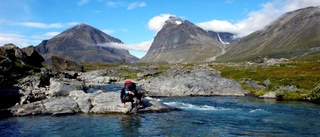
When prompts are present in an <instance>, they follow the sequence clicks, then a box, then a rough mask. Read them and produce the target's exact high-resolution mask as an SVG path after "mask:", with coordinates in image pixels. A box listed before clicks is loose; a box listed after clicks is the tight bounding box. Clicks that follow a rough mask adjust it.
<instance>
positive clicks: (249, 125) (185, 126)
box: [0, 87, 320, 137]
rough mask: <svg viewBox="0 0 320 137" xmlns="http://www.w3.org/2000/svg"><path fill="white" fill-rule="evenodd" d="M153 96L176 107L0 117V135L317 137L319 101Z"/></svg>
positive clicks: (57, 136)
mask: <svg viewBox="0 0 320 137" xmlns="http://www.w3.org/2000/svg"><path fill="white" fill-rule="evenodd" d="M109 88H110V87H109ZM118 90H119V89H117V88H115V91H116V92H118ZM157 100H158V101H161V102H163V103H165V104H167V105H170V106H173V107H177V108H180V109H181V111H173V112H168V113H145V114H133V115H125V114H108V115H103V114H99V115H97V114H88V115H87V114H76V115H66V116H27V117H11V118H3V119H0V136H1V137H5V136H25V137H31V136H45V137H51V136H54V137H60V136H61V137H62V136H65V137H70V136H76V137H78V136H128V137H129V136H130V137H131V136H201V137H203V136H298V137H300V136H320V128H319V127H320V105H317V104H312V103H308V102H297V101H275V100H263V99H257V98H254V97H175V98H160V99H157Z"/></svg>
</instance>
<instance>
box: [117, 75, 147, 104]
mask: <svg viewBox="0 0 320 137" xmlns="http://www.w3.org/2000/svg"><path fill="white" fill-rule="evenodd" d="M141 97H142V94H141V93H138V91H137V89H136V83H134V82H132V81H130V80H126V81H125V82H124V86H123V88H122V90H121V94H120V100H121V103H122V104H121V106H122V108H125V107H126V102H131V105H132V108H135V109H136V110H137V109H138V106H139V104H140V102H141ZM133 98H136V102H135V105H134V103H133V102H134V100H133Z"/></svg>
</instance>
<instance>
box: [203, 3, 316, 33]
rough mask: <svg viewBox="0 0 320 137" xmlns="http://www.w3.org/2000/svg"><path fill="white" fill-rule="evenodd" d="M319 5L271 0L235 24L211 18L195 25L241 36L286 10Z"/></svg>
mask: <svg viewBox="0 0 320 137" xmlns="http://www.w3.org/2000/svg"><path fill="white" fill-rule="evenodd" d="M319 5H320V1H319V0H273V1H272V2H269V3H266V4H263V5H262V7H261V9H260V10H257V11H252V12H250V13H249V14H248V18H246V19H243V20H240V21H238V22H237V23H235V24H232V23H230V22H228V21H219V20H211V21H207V22H202V23H197V25H198V26H200V27H202V28H203V29H206V30H212V31H217V32H233V33H236V34H238V36H240V37H242V36H246V35H248V34H250V33H252V32H254V31H257V30H259V29H262V28H264V27H265V26H267V25H269V24H270V23H271V22H272V21H274V20H275V19H277V18H279V16H281V15H283V14H284V13H286V12H290V11H293V10H297V9H300V8H305V7H309V6H319Z"/></svg>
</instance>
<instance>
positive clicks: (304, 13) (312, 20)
mask: <svg viewBox="0 0 320 137" xmlns="http://www.w3.org/2000/svg"><path fill="white" fill-rule="evenodd" d="M257 56H268V57H269V58H289V59H297V60H318V59H320V7H308V8H304V9H299V10H296V11H292V12H289V13H286V14H284V15H283V16H281V17H280V18H279V19H277V20H276V21H274V22H273V23H271V24H270V25H269V26H267V27H265V28H264V29H263V30H259V31H256V32H254V33H252V34H250V35H248V36H247V37H245V38H243V39H241V40H240V41H239V42H236V43H233V44H231V45H229V46H228V47H227V48H226V53H225V54H224V55H221V56H219V57H217V60H216V61H218V62H237V61H253V60H254V59H255V58H256V57H257Z"/></svg>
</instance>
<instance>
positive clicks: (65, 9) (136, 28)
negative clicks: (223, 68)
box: [0, 0, 320, 57]
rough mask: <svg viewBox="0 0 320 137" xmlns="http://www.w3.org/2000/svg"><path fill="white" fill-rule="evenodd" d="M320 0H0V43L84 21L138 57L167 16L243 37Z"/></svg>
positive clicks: (20, 42)
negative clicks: (286, 14)
mask: <svg viewBox="0 0 320 137" xmlns="http://www.w3.org/2000/svg"><path fill="white" fill-rule="evenodd" d="M308 6H320V1H319V0H1V3H0V45H3V44H6V43H13V44H16V45H17V46H18V47H26V46H29V45H34V46H36V45H38V44H39V43H40V42H41V41H42V40H45V39H50V38H52V37H53V36H55V35H57V34H59V33H61V32H62V31H64V30H66V29H68V28H70V27H73V26H75V25H76V24H79V23H85V24H88V25H91V26H93V27H95V28H98V29H100V30H102V31H104V32H106V33H107V34H109V35H111V36H113V37H116V38H118V39H120V40H121V41H123V42H124V43H125V44H122V45H119V44H118V45H114V46H116V47H117V48H123V49H128V50H129V51H130V53H131V54H133V55H135V56H137V57H142V56H144V55H145V54H146V52H147V50H148V49H149V47H150V45H151V43H152V41H153V38H154V37H155V35H156V34H157V32H158V31H159V30H160V29H161V27H162V25H163V23H164V21H165V20H167V19H168V17H169V16H175V17H179V18H181V19H183V20H189V21H191V22H192V23H194V24H196V25H198V26H200V27H202V28H203V29H205V30H213V31H219V32H233V33H236V34H238V36H240V37H242V36H246V35H248V34H250V33H252V32H253V31H256V30H259V29H262V28H263V27H264V26H266V25H268V24H269V23H270V22H272V21H273V20H275V19H276V18H278V17H279V16H281V15H283V14H284V13H286V12H289V11H293V10H296V9H300V8H304V7H308Z"/></svg>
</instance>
